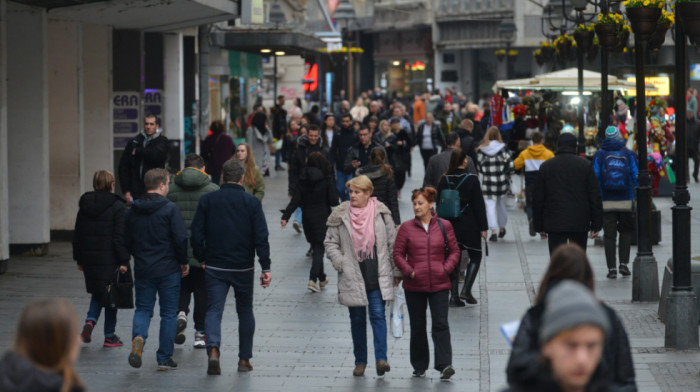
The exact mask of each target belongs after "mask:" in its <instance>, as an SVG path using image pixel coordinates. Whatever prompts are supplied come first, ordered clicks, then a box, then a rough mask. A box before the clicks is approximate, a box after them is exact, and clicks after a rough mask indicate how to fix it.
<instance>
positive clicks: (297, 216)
mask: <svg viewBox="0 0 700 392" xmlns="http://www.w3.org/2000/svg"><path fill="white" fill-rule="evenodd" d="M294 221H295V222H297V223H298V224H301V207H297V209H296V210H295V211H294Z"/></svg>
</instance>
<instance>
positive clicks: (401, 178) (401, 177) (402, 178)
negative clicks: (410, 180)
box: [394, 170, 406, 190]
mask: <svg viewBox="0 0 700 392" xmlns="http://www.w3.org/2000/svg"><path fill="white" fill-rule="evenodd" d="M394 181H395V182H396V189H397V190H401V189H402V188H403V184H405V183H406V171H405V170H396V171H394Z"/></svg>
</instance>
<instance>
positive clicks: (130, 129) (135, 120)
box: [112, 91, 141, 150]
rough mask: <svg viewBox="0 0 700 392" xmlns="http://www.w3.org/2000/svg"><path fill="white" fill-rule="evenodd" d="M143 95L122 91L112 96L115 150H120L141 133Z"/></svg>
mask: <svg viewBox="0 0 700 392" xmlns="http://www.w3.org/2000/svg"><path fill="white" fill-rule="evenodd" d="M140 107H141V94H139V92H138V91H120V92H115V93H113V94H112V132H113V134H114V135H113V137H114V149H117V150H120V149H123V148H124V147H126V144H127V143H128V142H129V140H131V139H132V138H133V137H134V136H136V135H138V133H139V125H140V124H141V118H140V113H139V110H140Z"/></svg>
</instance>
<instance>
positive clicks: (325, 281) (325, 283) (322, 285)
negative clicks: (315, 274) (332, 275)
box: [318, 276, 330, 289]
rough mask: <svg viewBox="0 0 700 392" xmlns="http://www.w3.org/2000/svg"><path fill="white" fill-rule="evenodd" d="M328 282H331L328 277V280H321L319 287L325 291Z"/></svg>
mask: <svg viewBox="0 0 700 392" xmlns="http://www.w3.org/2000/svg"><path fill="white" fill-rule="evenodd" d="M328 282H330V280H328V277H327V276H326V280H320V279H319V281H318V285H319V286H321V288H322V289H325V288H326V285H328Z"/></svg>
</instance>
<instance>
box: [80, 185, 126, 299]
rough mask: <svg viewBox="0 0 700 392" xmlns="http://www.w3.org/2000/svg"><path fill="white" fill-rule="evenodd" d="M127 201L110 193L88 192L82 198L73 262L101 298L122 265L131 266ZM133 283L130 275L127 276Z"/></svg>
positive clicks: (93, 292)
mask: <svg viewBox="0 0 700 392" xmlns="http://www.w3.org/2000/svg"><path fill="white" fill-rule="evenodd" d="M125 216H126V206H125V204H124V200H123V199H122V198H121V197H119V196H117V195H115V194H113V193H110V192H104V191H96V192H87V193H85V194H84V195H83V196H81V197H80V209H79V210H78V216H77V217H76V219H75V234H74V235H73V260H75V261H76V262H78V265H81V266H82V267H83V274H84V275H85V289H86V290H87V292H88V293H91V294H96V295H102V294H104V286H105V284H106V283H107V282H109V281H110V280H111V279H112V277H113V276H114V272H115V271H116V270H117V268H119V266H120V265H125V266H128V265H129V258H130V256H129V251H128V250H127V248H126V244H125V238H124V236H125V226H124V222H125ZM128 279H131V272H130V271H129V272H128Z"/></svg>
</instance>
